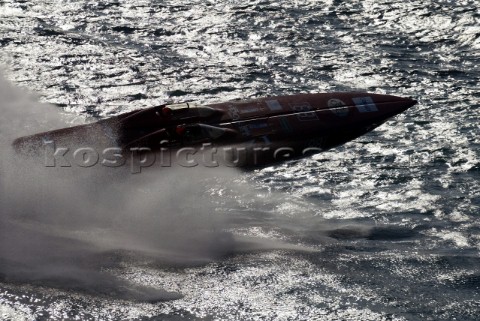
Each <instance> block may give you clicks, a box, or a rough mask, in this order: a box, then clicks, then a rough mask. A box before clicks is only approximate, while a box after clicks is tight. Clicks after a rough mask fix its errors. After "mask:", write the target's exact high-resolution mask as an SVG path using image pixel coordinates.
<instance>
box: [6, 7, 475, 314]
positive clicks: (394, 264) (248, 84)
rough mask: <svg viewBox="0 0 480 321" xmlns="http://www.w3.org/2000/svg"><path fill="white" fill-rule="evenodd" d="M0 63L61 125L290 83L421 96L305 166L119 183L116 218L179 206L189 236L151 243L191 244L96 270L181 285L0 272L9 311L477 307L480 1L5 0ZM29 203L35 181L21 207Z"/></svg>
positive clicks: (132, 254) (270, 91)
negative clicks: (117, 288)
mask: <svg viewBox="0 0 480 321" xmlns="http://www.w3.org/2000/svg"><path fill="white" fill-rule="evenodd" d="M0 63H1V64H2V68H3V71H2V74H3V78H5V79H8V80H9V82H10V83H11V84H12V86H15V87H20V88H23V89H25V90H28V91H29V92H30V93H33V94H35V95H36V97H37V98H36V99H37V100H38V103H33V104H34V106H35V108H36V109H35V110H36V112H37V113H39V114H42V113H47V111H46V109H47V107H46V106H47V104H46V103H48V104H51V105H54V106H55V110H54V112H53V113H56V114H58V115H61V117H64V119H65V120H64V123H63V124H62V123H56V124H57V126H58V125H60V127H62V126H69V125H70V124H72V123H78V122H85V121H92V120H94V119H99V118H103V117H108V116H112V115H117V114H119V113H122V112H127V111H131V110H134V109H138V108H146V107H150V106H154V105H159V104H162V103H169V102H183V101H197V102H200V103H212V102H221V101H226V100H230V99H236V98H251V97H262V96H267V95H284V94H293V93H310V92H311V93H313V92H327V91H350V90H360V91H368V92H374V93H382V94H383V93H385V94H393V95H398V96H405V97H413V98H415V99H417V100H418V101H419V103H418V105H416V106H415V107H413V108H411V109H410V110H408V111H407V112H405V113H404V114H402V115H399V116H397V117H395V118H394V119H392V120H390V121H388V122H387V123H385V124H384V125H382V126H381V127H380V128H378V129H376V130H375V131H374V132H372V133H369V134H367V135H365V136H363V137H360V138H359V139H356V140H355V141H353V142H350V143H347V144H345V145H344V146H341V147H338V148H335V149H332V150H329V151H327V152H324V153H322V154H317V155H314V156H310V157H308V158H305V159H301V160H294V161H289V162H285V163H283V164H279V165H275V166H271V167H267V168H263V169H257V170H253V171H238V172H237V171H234V172H228V173H224V172H223V171H217V172H215V171H213V172H210V174H208V175H195V176H193V177H191V176H189V175H188V174H187V175H182V174H178V175H173V176H172V175H168V174H166V173H163V172H161V171H159V172H150V173H149V177H148V183H146V184H145V185H143V184H142V183H141V181H140V183H138V180H139V178H136V180H137V181H136V184H137V185H135V186H137V187H138V188H136V189H135V194H134V196H133V197H134V198H135V200H136V199H138V198H139V197H140V198H142V199H145V200H146V201H147V203H149V204H150V203H151V200H152V198H155V197H156V193H157V192H158V191H159V190H162V193H163V194H164V193H165V191H168V192H169V197H168V198H163V199H162V202H163V203H162V202H160V203H159V204H158V205H159V206H157V207H155V208H154V209H152V208H149V207H146V206H145V205H144V204H143V205H141V206H140V205H138V206H137V205H136V203H135V201H134V200H133V198H132V195H131V193H128V195H122V193H121V192H125V191H128V190H126V189H123V188H119V191H120V192H116V194H115V195H116V196H117V197H118V199H128V202H127V203H126V204H128V206H130V207H126V208H124V210H122V208H118V209H117V208H116V209H115V211H112V213H119V212H122V211H124V213H122V214H121V215H120V216H121V217H123V218H124V219H125V221H124V222H127V221H128V222H130V223H131V222H135V219H133V220H132V221H129V220H128V218H129V217H130V214H131V217H133V218H135V217H137V216H139V215H140V216H141V215H142V213H144V210H145V209H146V208H148V210H149V213H150V212H152V213H156V211H158V212H159V213H160V212H162V211H169V212H173V213H180V214H178V215H180V216H182V218H181V220H180V221H169V216H168V215H167V214H165V215H164V214H159V215H164V216H162V218H163V219H165V221H168V222H169V224H170V223H171V224H170V225H169V228H171V229H172V230H173V231H175V228H178V229H180V230H181V232H179V233H180V234H182V233H183V234H182V235H183V236H185V237H182V242H180V241H179V239H177V238H176V237H177V236H175V235H178V234H179V233H172V234H168V232H170V231H168V230H165V231H163V233H164V235H166V236H165V237H164V238H160V242H159V243H158V247H159V248H162V247H164V244H166V243H168V241H169V240H175V242H176V243H178V242H180V243H181V245H178V246H177V245H175V246H170V245H169V246H167V249H168V250H169V251H168V254H165V255H164V257H168V258H169V259H170V260H168V262H167V263H165V262H164V261H162V259H161V257H159V256H156V258H157V259H156V261H155V262H154V263H152V262H151V261H148V260H147V259H143V260H140V259H138V257H136V255H138V252H142V250H145V248H144V247H143V245H142V244H145V243H142V242H140V243H139V244H140V245H137V246H136V247H133V246H129V247H128V250H129V251H128V254H126V253H125V252H123V251H120V252H115V255H112V254H111V253H112V252H111V251H110V252H109V253H110V254H109V255H111V256H114V258H113V259H112V260H114V261H115V264H112V265H111V266H110V267H102V270H101V271H100V272H99V273H104V274H102V275H114V276H115V277H117V278H119V279H122V280H128V281H131V282H132V283H135V284H138V285H140V286H151V287H154V288H158V289H164V290H166V291H169V292H176V293H181V295H182V297H181V298H179V299H177V300H167V301H165V302H159V303H145V302H137V301H135V300H129V299H125V298H118V297H115V296H114V295H113V296H111V295H109V294H108V293H105V292H108V291H103V292H102V291H100V293H99V294H98V295H97V294H96V293H95V291H85V288H84V287H85V285H84V286H83V288H82V287H81V288H80V289H77V287H76V286H72V287H69V286H68V280H67V281H66V284H67V285H66V286H65V284H63V286H62V287H58V286H55V285H53V286H50V285H49V284H45V283H44V282H43V281H41V280H40V281H38V280H36V279H35V280H33V281H34V282H33V281H30V279H28V278H23V279H22V278H20V280H18V279H16V280H15V281H11V280H10V278H9V273H8V272H5V271H8V269H6V268H3V271H4V272H5V273H4V274H5V275H4V277H3V278H1V276H2V268H0V280H2V281H0V320H199V319H202V320H203V319H204V320H472V321H473V320H478V319H479V317H480V255H479V254H480V253H479V250H480V161H479V159H480V155H479V154H480V138H479V135H480V122H479V120H480V117H479V111H480V86H479V83H480V4H479V2H478V1H467V0H461V1H440V0H439V1H428V0H427V1H424V0H422V1H416V0H412V1H403V2H401V1H389V0H380V1H373V0H364V1H357V0H352V1H335V0H324V1H313V0H298V1H274V0H263V1H261V0H254V1H253V0H243V1H237V0H230V1H218V2H217V1H206V0H205V1H203V0H202V1H198V0H190V1H182V0H171V1H155V0H150V1H148V0H123V1H122V0H118V1H114V0H112V1H53V0H51V1H43V0H42V1H29V0H22V1H8V0H7V1H5V0H0ZM2 86H5V85H4V84H2ZM6 92H9V90H5V89H4V90H3V91H2V93H3V95H5V93H6ZM1 99H3V98H1ZM10 105H11V104H10ZM16 108H17V109H16V112H17V113H18V114H19V115H20V116H19V117H22V118H25V119H27V120H28V119H30V118H32V115H31V114H29V113H28V112H25V113H23V111H22V109H21V108H22V107H21V104H19V105H18V106H17V107H16ZM43 108H45V112H43ZM48 112H49V113H52V112H51V111H48ZM3 114H4V115H5V112H3ZM2 117H3V118H4V119H3V120H2V124H4V123H5V122H14V123H16V119H13V118H12V119H6V116H2ZM45 127H46V128H47V129H48V128H50V129H54V128H58V127H54V126H51V127H49V126H48V124H47V126H45V124H44V126H43V129H45ZM35 129H36V127H32V126H27V125H24V126H16V130H15V133H18V136H21V135H24V134H27V133H31V132H32V131H33V132H35ZM2 153H3V152H2ZM0 173H1V174H2V175H4V174H5V172H2V171H1V170H0ZM167 178H168V179H167ZM37 180H39V181H41V178H40V179H37ZM140 180H141V179H140ZM0 181H1V177H0ZM182 181H183V182H188V184H181V182H182ZM103 183H106V182H105V181H104V182H103ZM107 183H108V182H107ZM5 184H6V183H5ZM158 184H160V185H158ZM185 185H186V186H185ZM50 186H52V185H50ZM53 186H54V185H53ZM48 188H50V189H55V187H47V189H48ZM156 188H158V190H157V189H156ZM1 190H2V192H3V193H4V195H5V193H9V192H5V190H8V189H1ZM159 194H160V193H159ZM191 194H192V195H193V194H195V195H196V196H195V197H198V199H200V200H201V202H197V201H198V200H197V199H196V198H193V199H194V200H192V197H190V195H191ZM68 195H70V196H71V194H68V193H65V195H63V200H64V202H63V203H65V204H63V203H62V206H63V207H62V208H68V204H67V203H68V202H69V200H68V197H69V196H68ZM145 195H149V196H145ZM135 196H136V197H135ZM7 198H8V199H10V197H5V199H7ZM76 198H77V197H75V199H76ZM91 198H92V197H91V196H90V197H89V198H88V197H85V200H86V199H91ZM1 199H2V198H1V197H0V200H1ZM101 199H102V198H100V200H101ZM109 199H110V198H109ZM79 202H80V201H79V200H76V201H75V203H76V204H80V203H79ZM29 203H31V204H29ZM114 203H115V202H113V201H112V204H114ZM139 203H140V202H139ZM144 203H145V202H144ZM0 204H3V203H2V202H0ZM36 204H37V203H35V202H34V201H32V200H30V197H29V195H28V191H27V192H26V194H25V195H23V198H22V206H25V207H22V208H34V207H35V206H36ZM114 205H115V204H114ZM42 206H43V205H42ZM14 207H15V206H14ZM77 207H78V206H77ZM119 207H120V206H119ZM42 208H43V207H42ZM45 208H47V209H48V206H45ZM57 208H58V206H57V205H54V206H53V207H52V208H51V209H50V210H46V212H52V211H53V212H56V209H57ZM1 211H2V212H1V213H0V215H2V216H4V217H6V216H8V215H10V214H11V213H10V212H12V211H13V212H15V209H13V210H12V206H8V207H7V206H4V207H2V208H1ZM83 211H89V212H91V211H92V208H89V207H88V206H86V207H83ZM27 212H28V211H27ZM46 212H45V213H44V214H45V215H46V216H47V215H48V214H47V213H46ZM107 212H108V211H107V210H102V211H99V212H98V215H99V216H102V213H107ZM22 213H23V214H24V215H28V214H29V213H26V214H25V212H22ZM61 213H63V214H64V215H65V216H67V217H68V215H69V214H70V213H71V212H70V211H69V210H64V211H63V212H61ZM61 213H60V214H61ZM76 213H77V212H76ZM198 213H202V215H200V216H201V217H202V219H199V218H198V217H196V215H197V214H198ZM212 213H214V216H215V219H212V226H214V227H213V228H212V230H214V232H212V233H211V234H208V236H206V235H205V232H203V234H201V237H200V236H199V237H200V239H201V240H202V241H203V243H202V242H200V241H196V238H195V237H192V238H189V237H187V236H188V234H189V231H190V228H191V230H195V229H196V227H197V226H201V227H202V229H203V230H204V231H205V230H209V228H208V227H209V224H208V222H210V221H209V219H208V218H209V217H210V216H209V215H211V214H212ZM56 214H58V215H60V214H59V213H56ZM77 214H78V215H86V216H85V217H88V215H87V214H85V213H84V212H78V213H77ZM205 215H206V216H205ZM212 215H213V214H212ZM22 217H23V216H22ZM58 217H59V216H58ZM58 217H57V216H56V219H59V218H58ZM131 217H130V218H131ZM205 217H207V218H205ZM63 219H64V218H63ZM17 221H18V220H17ZM1 222H2V221H1V220H0V223H1ZM8 222H10V221H8ZM172 222H173V223H172ZM206 222H207V223H206ZM44 223H45V222H44ZM117 223H118V224H120V225H122V222H120V223H119V222H117ZM130 223H129V224H130ZM125 224H127V223H125ZM46 225H48V224H46ZM178 225H182V226H187V227H188V229H189V231H186V230H187V228H183V229H182V227H181V226H180V227H179V226H178ZM63 226H67V224H66V223H65V224H64V225H63ZM172 226H173V227H172ZM68 227H69V228H70V230H72V225H68ZM82 227H83V230H82V232H86V231H87V232H88V231H90V230H92V229H93V227H92V226H89V225H82ZM87 227H88V229H87ZM29 228H30V229H34V227H31V226H30V227H29ZM102 228H103V229H102V231H104V230H108V229H109V225H108V224H104V225H102ZM0 231H1V229H0ZM48 231H49V230H48ZM48 231H47V232H45V229H44V230H42V231H41V233H42V235H47V234H49V232H48ZM95 231H97V230H95ZM76 232H78V230H76ZM130 232H131V231H130ZM35 233H36V232H35ZM39 233H40V232H39ZM159 233H160V232H159ZM165 233H166V234H165ZM127 234H128V233H127ZM127 234H125V235H127ZM65 235H67V236H66V237H67V238H68V237H69V235H70V234H68V233H67V234H63V236H64V237H65ZM75 235H77V234H75ZM82 235H83V234H82ZM98 235H103V234H101V233H100V234H97V236H98ZM128 235H129V236H131V237H132V239H133V238H134V236H138V235H139V233H137V234H136V233H130V234H128ZM23 236H24V237H25V238H26V239H28V238H29V235H28V234H24V235H23ZM195 236H197V235H196V234H195ZM0 237H1V235H0ZM99 238H101V237H100V236H99ZM120 238H122V237H120ZM151 239H152V238H149V240H151ZM62 240H63V239H62ZM142 240H143V239H142ZM183 240H187V241H184V242H183ZM239 240H241V241H239ZM62 242H63V241H62ZM132 242H133V241H132ZM52 244H53V243H52ZM118 244H119V245H118V247H119V250H125V249H127V248H126V247H122V245H121V242H120V243H118ZM131 244H132V243H129V245H131ZM148 244H150V245H151V244H152V243H148ZM190 244H191V245H192V247H196V246H197V245H198V244H201V245H198V247H202V251H200V250H198V249H197V250H195V253H196V254H198V253H201V254H202V255H199V256H198V258H199V259H198V260H195V262H191V261H190V260H188V259H187V260H186V261H187V263H186V264H184V263H185V262H184V261H182V260H177V259H175V260H173V261H175V264H171V261H172V258H174V257H176V256H175V255H176V254H178V253H179V252H181V253H187V255H186V256H188V257H190V256H189V255H190V254H189V253H191V252H189V250H190V249H188V250H186V248H188V247H189V246H190ZM25 246H27V245H25ZM55 246H57V245H55ZM55 246H54V248H56V247H55ZM62 246H63V245H62ZM13 248H15V247H14V246H13ZM152 248H155V246H153V247H152ZM206 248H208V251H207V250H205V249H206ZM219 248H221V250H219ZM20 249H24V248H23V247H20ZM109 249H110V250H111V248H110V247H109ZM132 249H133V250H132ZM213 249H215V250H213ZM22 251H24V250H18V252H19V253H13V254H12V253H10V254H11V255H12V257H14V255H17V254H18V255H21V254H22V253H20V252H22ZM52 251H53V250H52ZM213 252H214V253H213ZM205 253H208V255H206V254H205ZM212 253H213V254H212ZM25 255H28V254H25ZM207 258H208V259H207ZM2 259H4V258H0V264H7V263H5V262H4V261H2ZM179 261H182V263H179ZM22 262H23V263H25V262H30V261H28V260H26V261H22ZM32 262H36V261H32ZM42 263H44V262H42ZM8 264H10V265H9V266H12V265H11V264H12V263H11V262H9V263H8ZM27 265H28V264H27ZM29 268H32V267H31V266H30V267H29ZM28 271H30V270H28ZM31 271H35V270H34V268H32V270H31ZM37 272H38V271H37ZM32 273H33V272H32ZM64 283H65V282H64ZM86 284H88V283H86ZM92 288H95V287H94V284H92ZM167 298H168V297H165V299H167Z"/></svg>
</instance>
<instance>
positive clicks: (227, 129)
mask: <svg viewBox="0 0 480 321" xmlns="http://www.w3.org/2000/svg"><path fill="white" fill-rule="evenodd" d="M415 103H416V101H414V100H412V99H409V98H401V97H396V96H391V95H379V94H369V93H352V92H345V93H322V94H300V95H291V96H279V97H267V98H260V99H252V100H248V101H230V102H225V103H219V104H209V105H203V106H199V105H195V104H189V103H186V104H177V105H162V106H157V107H152V108H148V109H143V110H138V111H133V112H129V113H125V114H122V115H119V116H115V117H112V118H109V119H105V120H101V121H98V122H96V123H92V124H87V125H81V126H76V127H70V128H64V129H58V130H53V131H49V132H44V133H40V134H35V135H32V136H27V137H21V138H18V139H17V140H15V142H14V143H13V145H14V147H15V148H16V150H17V151H19V152H21V153H23V154H36V155H41V154H45V153H47V154H48V153H51V152H52V148H54V149H55V150H58V148H63V149H68V151H71V152H72V154H73V153H74V150H75V149H78V148H81V149H83V150H84V151H85V150H86V149H88V148H90V149H94V150H95V152H96V153H97V154H98V155H102V154H103V153H104V151H105V149H109V148H110V149H111V148H115V152H116V153H117V154H118V155H123V157H125V159H129V158H131V157H130V156H131V155H132V153H133V154H135V155H136V156H139V154H141V157H144V158H145V157H146V156H145V155H146V154H155V153H166V152H167V151H168V152H169V153H170V154H172V153H173V154H175V155H177V154H178V152H179V151H182V150H183V151H182V152H185V149H188V151H187V152H186V154H185V155H186V156H185V157H187V158H188V157H193V156H194V155H196V154H197V152H200V151H202V150H203V152H206V150H207V149H208V153H209V154H211V153H214V154H215V155H216V157H217V158H218V160H222V161H223V163H225V164H227V165H228V166H240V167H245V166H259V165H266V164H269V163H272V162H275V161H281V160H284V159H288V158H291V157H298V156H304V155H308V154H312V153H316V152H320V151H322V150H326V149H329V148H332V147H334V146H338V145H341V144H343V143H345V142H348V141H350V140H352V139H355V138H356V137H358V136H360V135H363V134H365V133H367V132H369V131H371V130H373V129H374V128H376V127H378V126H379V125H381V124H382V123H383V122H385V121H386V120H387V119H389V118H391V117H393V116H395V115H397V114H399V113H401V112H403V111H405V110H406V109H408V108H410V107H411V106H413V105H414V104H415ZM99 149H100V150H99ZM102 149H103V150H102ZM219 149H220V150H219ZM90 153H92V151H90ZM242 153H243V154H242ZM65 154H66V153H65ZM241 154H242V155H241ZM57 156H58V155H57ZM160 156H161V157H165V155H164V154H162V155H160ZM62 157H63V156H62ZM168 157H169V158H170V160H171V159H172V155H170V156H168ZM182 157H183V156H182ZM209 157H210V156H209ZM193 158H195V157H193ZM218 160H216V161H214V162H213V163H212V164H218V163H219V162H218ZM197 163H198V162H197ZM220 163H222V162H220ZM197 165H198V164H197ZM210 165H211V164H210Z"/></svg>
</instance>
